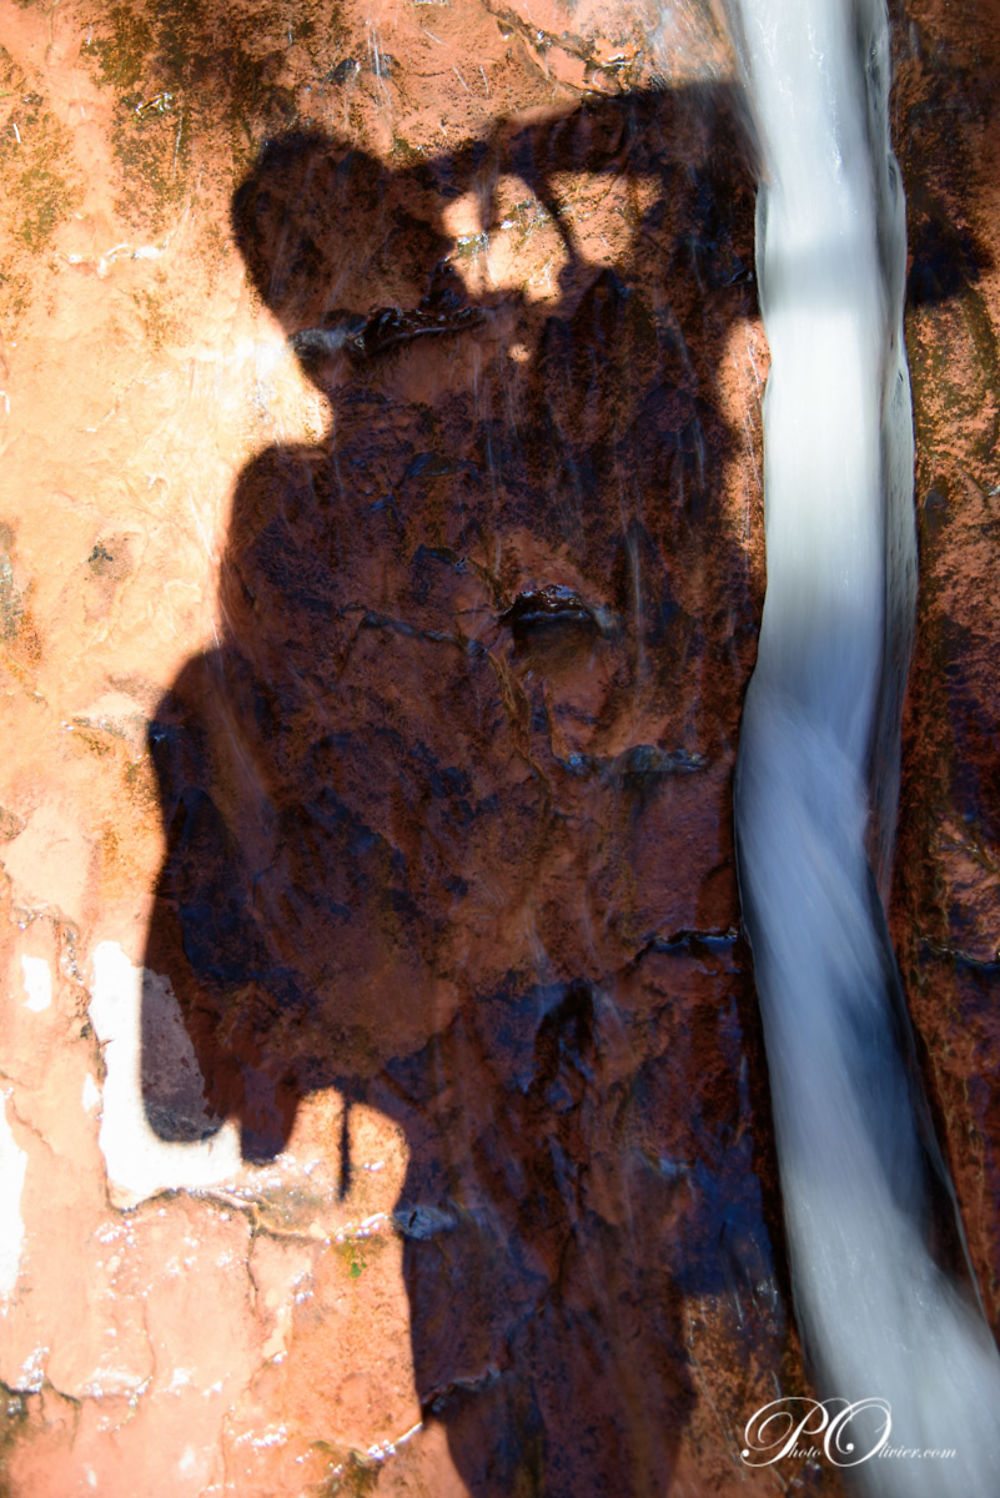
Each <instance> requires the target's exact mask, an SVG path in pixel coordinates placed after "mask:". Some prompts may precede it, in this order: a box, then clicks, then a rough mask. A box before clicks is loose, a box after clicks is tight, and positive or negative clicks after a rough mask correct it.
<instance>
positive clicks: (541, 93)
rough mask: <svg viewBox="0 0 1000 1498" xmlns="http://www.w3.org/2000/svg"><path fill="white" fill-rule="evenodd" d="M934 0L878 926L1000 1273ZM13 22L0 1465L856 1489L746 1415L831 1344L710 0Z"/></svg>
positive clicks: (957, 322) (961, 183) (988, 457)
mask: <svg viewBox="0 0 1000 1498" xmlns="http://www.w3.org/2000/svg"><path fill="white" fill-rule="evenodd" d="M895 10H896V14H895V16H894V22H895V33H894V45H895V51H896V56H895V65H896V76H897V86H896V90H895V95H894V105H893V108H894V125H895V138H896V142H897V151H898V154H899V157H900V162H901V165H902V168H903V172H904V175H905V177H906V182H907V191H908V195H909V201H910V223H911V236H910V238H911V251H912V260H911V273H910V282H909V284H910V308H909V313H908V327H907V332H908V339H909V345H910V351H911V360H912V364H913V379H914V397H915V406H916V419H917V443H918V476H917V504H918V513H919V516H920V525H921V547H922V554H921V568H922V594H921V616H920V624H919V638H918V646H917V664H916V669H915V672H914V676H913V682H912V688H911V693H910V699H909V704H908V720H907V740H906V762H905V765H904V794H903V807H902V816H901V826H900V839H899V848H900V856H899V861H898V866H897V878H896V886H895V890H894V906H893V919H894V935H895V939H896V942H897V946H898V949H899V951H900V953H901V961H902V967H903V971H904V978H905V981H906V984H907V990H908V994H909V996H910V1001H911V1005H912V1008H913V1011H914V1015H915V1020H916V1024H917V1028H918V1033H919V1041H920V1044H921V1046H922V1051H923V1054H922V1060H923V1062H924V1064H925V1074H926V1076H927V1079H928V1085H929V1091H930V1094H931V1099H932V1105H933V1106H934V1108H935V1109H936V1110H937V1116H938V1123H939V1126H940V1134H941V1137H942V1138H943V1139H944V1141H945V1144H946V1148H947V1151H948V1154H949V1159H950V1164H951V1167H952V1170H953V1173H954V1176H955V1180H956V1184H957V1189H958V1192H959V1196H960V1199H961V1204H962V1208H963V1212H964V1215H965V1221H966V1226H967V1229H968V1235H969V1243H970V1250H971V1253H972V1257H973V1259H974V1261H975V1264H976V1268H977V1271H978V1273H979V1278H980V1285H981V1288H982V1292H983V1296H984V1300H985V1302H986V1305H987V1311H988V1314H989V1315H990V1317H991V1321H992V1322H993V1323H994V1324H995V1319H996V1311H997V1301H996V1283H997V1281H996V1273H997V1263H998V1257H997V1255H998V1238H997V1233H998V1226H997V1223H998V1218H997V1211H996V1201H997V1195H998V1182H997V1170H996V1165H997V1161H996V1149H997V1142H998V1140H1000V1120H998V1118H997V1110H996V1096H995V1094H996V1089H995V1087H994V1086H993V1085H992V1082H991V1080H990V1079H991V1078H992V1077H993V1076H994V1075H995V1074H996V1071H997V1065H998V1062H1000V1054H998V1051H1000V1033H998V1030H997V1023H996V1003H995V994H996V950H995V934H996V932H995V928H996V909H997V902H996V882H997V881H996V868H997V857H998V854H997V847H996V836H995V833H996V826H995V823H996V821H997V818H996V815H995V811H996V808H995V806H994V805H993V802H994V801H995V795H994V792H995V791H996V788H997V786H996V780H997V777H996V755H995V743H996V737H997V735H996V728H997V717H998V710H1000V708H998V703H997V694H996V684H995V680H994V676H995V673H994V672H993V671H992V662H993V661H994V659H995V658H996V649H995V648H994V647H995V645H996V641H995V639H994V636H995V634H996V631H997V615H996V610H995V609H994V608H993V606H992V602H991V598H992V592H991V578H992V575H993V571H994V570H995V569H994V568H993V561H994V551H995V544H996V540H995V538H996V523H995V522H996V517H995V515H994V513H993V507H994V505H995V502H996V501H995V497H994V496H993V491H994V489H995V488H996V485H997V484H998V482H1000V477H998V475H997V474H996V472H995V466H996V461H995V452H996V443H995V435H996V434H995V431H994V427H995V422H996V385H997V381H996V378H995V376H996V353H995V350H996V337H997V328H998V326H1000V304H998V299H997V298H998V288H997V269H996V266H997V244H996V223H997V214H996V201H995V199H996V188H995V183H996V182H997V180H1000V177H998V173H1000V156H998V141H1000V135H998V117H997V108H996V103H995V101H996V99H998V98H1000V90H998V87H997V83H998V79H997V77H996V74H997V70H998V66H1000V36H998V34H997V22H996V18H995V17H994V16H993V13H992V9H991V8H990V7H989V6H988V5H986V3H985V0H984V3H983V4H981V5H977V6H975V7H973V9H972V11H969V10H968V8H966V10H964V11H962V12H961V14H957V13H955V14H953V8H952V7H948V6H946V5H944V4H938V3H937V0H921V3H920V4H913V5H911V6H909V7H908V8H907V13H906V14H905V15H904V14H903V13H902V7H895ZM2 16H3V23H4V24H3V27H2V29H0V186H2V188H3V196H4V204H5V208H4V212H3V223H2V226H0V446H2V461H3V471H4V484H3V489H4V497H3V499H2V500H0V552H2V555H0V674H2V683H3V693H2V695H0V725H2V732H3V741H4V744H5V748H6V749H7V753H6V755H5V766H4V771H3V775H2V777H0V865H2V875H0V914H2V920H0V951H2V955H3V961H4V971H5V974H6V979H7V981H6V985H5V990H4V995H5V996H4V1004H5V1010H4V1017H3V1027H2V1035H3V1040H2V1055H0V1073H2V1086H0V1105H2V1106H0V1192H2V1206H0V1299H2V1303H3V1308H4V1318H3V1328H4V1332H3V1336H2V1337H0V1383H2V1386H3V1394H4V1399H3V1401H2V1404H0V1416H2V1424H0V1436H2V1440H0V1471H2V1479H0V1486H2V1487H3V1488H4V1491H9V1492H10V1493H11V1494H12V1495H13V1498H65V1495H66V1494H68V1493H73V1492H77V1491H80V1492H91V1491H97V1492H99V1493H100V1494H102V1495H104V1498H119V1495H121V1498H132V1495H133V1494H134V1493H136V1492H139V1491H142V1492H145V1493H147V1494H149V1495H152V1498H161V1495H162V1498H216V1495H221V1494H226V1495H229V1494H233V1495H238V1498H276V1495H285V1494H289V1495H292V1494H295V1495H298V1494H300V1493H302V1494H309V1495H310V1498H320V1495H323V1498H327V1495H332V1494H350V1493H358V1494H360V1493H371V1492H377V1493H379V1494H384V1495H392V1494H399V1495H403V1494H407V1495H426V1498H460V1495H470V1494H471V1495H473V1498H475V1495H480V1494H483V1495H486V1494H489V1495H493V1494H497V1495H499V1494H508V1493H510V1494H519V1495H528V1494H561V1493H569V1492H572V1493H574V1494H576V1495H583V1494H588V1493H594V1494H596V1493H614V1494H619V1493H620V1494H626V1493H635V1494H652V1493H655V1494H661V1493H666V1492H668V1491H670V1492H676V1493H681V1492H683V1493H686V1494H687V1493H690V1494H702V1493H704V1494H707V1493H712V1494H716V1493H722V1494H731V1495H734V1498H735V1495H736V1494H741V1495H743V1494H746V1493H748V1492H750V1493H761V1494H772V1493H777V1492H779V1491H787V1492H790V1493H796V1494H824V1495H833V1494H836V1493H838V1492H840V1491H841V1486H840V1482H839V1479H838V1478H837V1476H836V1474H834V1473H833V1472H832V1471H831V1470H830V1468H829V1467H828V1466H825V1465H823V1464H821V1463H817V1462H815V1461H804V1462H803V1461H798V1460H788V1461H785V1462H782V1463H780V1464H779V1465H778V1467H777V1468H776V1469H764V1470H758V1471H750V1470H749V1469H748V1468H746V1467H745V1466H743V1465H742V1464H741V1462H740V1455H739V1453H740V1450H741V1444H742V1439H743V1430H744V1427H745V1425H746V1422H747V1421H748V1420H749V1418H750V1417H751V1415H752V1414H753V1412H754V1411H755V1410H756V1409H757V1408H759V1407H760V1406H761V1405H762V1404H763V1403H764V1402H765V1401H766V1400H767V1399H769V1398H772V1397H774V1395H775V1394H777V1393H778V1392H779V1391H780V1392H782V1393H788V1394H799V1393H805V1392H806V1384H805V1381H804V1377H803V1374H802V1371H801V1360H800V1358H799V1354H798V1350H797V1347H796V1345H795V1340H794V1333H793V1331H792V1330H791V1315H790V1307H789V1305H788V1297H787V1282H786V1275H785V1269H784V1265H783V1250H782V1246H781V1228H780V1202H779V1199H778V1193H777V1188H776V1183H775V1172H774V1165H773V1154H772V1145H771V1140H770V1124H769V1115H768V1100H767V1096H766V1074H765V1068H764V1061H763V1054H762V1048H761V1045H760V1039H759V1027H758V1020H757V1014H756V1005H755V999H754V995H753V991H752V983H751V979H750V974H749V971H748V962H747V957H746V953H745V951H744V949H743V947H742V945H741V942H740V940H739V937H738V934H737V932H738V919H739V916H738V905H737V900H736V890H735V884H734V878H733V868H732V838H731V829H730V815H731V813H730V789H729V787H730V776H731V769H732V761H733V755H734V750H735V743H736V736H737V733H738V727H739V716H740V709H741V700H742V693H743V689H744V686H745V682H746V679H747V677H748V675H749V671H750V668H751V665H752V661H753V654H754V642H755V634H756V628H757V620H758V612H759V603H760V598H761V596H762V592H763V562H762V539H763V538H762V527H761V507H760V485H759V457H760V453H759V409H758V406H759V395H760V389H761V384H762V381H763V379H764V377H765V374H766V367H767V356H766V349H765V347H764V345H763V341H762V337H761V333H760V327H759V322H758V320H757V316H756V306H755V293H754V286H753V283H752V279H751V275H750V273H751V270H752V260H753V245H752V216H753V205H752V174H751V173H750V172H749V171H748V170H747V169H746V167H745V164H744V151H743V147H742V144H741V138H740V133H739V130H738V128H737V122H736V121H735V120H734V118H733V99H732V94H731V91H730V90H731V83H730V82H729V81H728V80H731V77H732V60H731V58H730V56H729V53H728V50H727V47H726V44H725V42H724V40H722V39H721V37H720V34H719V32H718V29H717V28H715V27H714V26H713V25H712V24H711V21H710V19H709V17H708V15H707V12H706V11H705V9H704V8H703V7H701V6H691V7H672V8H671V9H670V10H669V11H667V12H665V13H663V14H662V15H658V14H653V13H649V14H646V13H645V12H642V13H640V12H638V11H629V12H627V13H625V12H621V11H619V10H617V9H615V8H613V7H610V6H607V5H604V4H603V3H601V0H579V3H578V4H576V5H575V7H574V8H573V11H572V13H570V11H569V10H568V9H563V8H561V7H560V6H558V5H557V4H555V3H554V0H538V3H537V4H536V3H535V0H518V3H517V4H515V5H512V6H510V7H502V6H488V5H486V4H483V3H480V0H462V3H461V4H460V5H459V4H447V3H444V4H438V3H436V4H434V5H429V4H419V5H396V6H393V7H383V6H381V5H379V4H372V5H361V4H355V3H354V0H344V3H342V4H338V5H337V6H336V7H331V6H330V5H326V4H323V5H320V4H319V3H312V0H301V3H298V4H297V5H296V6H295V7H292V8H289V7H283V6H280V5H275V4H259V3H256V0H253V3H246V4H233V5H228V6H225V7H222V6H219V5H217V4H216V3H215V0H155V3H154V0H150V3H141V0H123V3H122V4H120V5H115V6H110V7H109V6H104V5H99V4H96V3H91V0H63V3H61V4H60V5H58V6H56V7H55V8H52V9H49V8H47V7H44V6H42V5H41V4H31V3H29V4H22V3H17V0H7V3H6V4H3V5H2ZM991 798H993V799H992V800H991ZM991 808H992V809H991Z"/></svg>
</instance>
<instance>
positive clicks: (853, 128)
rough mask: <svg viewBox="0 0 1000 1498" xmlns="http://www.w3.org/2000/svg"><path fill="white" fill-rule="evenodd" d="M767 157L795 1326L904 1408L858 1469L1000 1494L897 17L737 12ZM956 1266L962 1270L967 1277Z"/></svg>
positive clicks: (757, 887)
mask: <svg viewBox="0 0 1000 1498" xmlns="http://www.w3.org/2000/svg"><path fill="white" fill-rule="evenodd" d="M732 9H733V28H734V32H735V34H736V36H737V39H738V46H739V50H740V52H741V56H742V62H743V67H744V74H745V81H746V86H747V90H748V95H749V99H750V104H751V110H752V113H753V116H754V123H755V129H756V134H757V140H758V148H759V152H760V173H761V178H762V185H761V187H760V193H759V199H758V224H757V236H758V237H757V263H758V276H759V283H760V296H761V305H762V311H763V316H764V322H765V328H766V332H767V337H768V341H769V343H770V348H771V357H772V369H771V375H770V379H769V383H768V387H767V394H766V400H765V413H764V449H765V505H766V529H767V568H768V584H767V597H766V602H765V607H764V618H763V624H762V629H761V636H760V649H759V656H758V663H757V668H756V671H755V673H754V677H753V680H752V682H751V686H750V690H749V692H748V695H747V701H746V708H745V713H744V719H743V728H742V736H741V745H740V754H739V765H738V772H737V786H736V831H737V843H738V850H739V861H740V881H741V892H742V898H743V905H744V917H745V921H746V927H747V931H748V934H749V937H750V941H751V945H752V948H753V955H754V967H755V973H756V981H757V987H758V992H759V995H760V1002H761V1008H762V1012H763V1019H764V1027H765V1036H766V1042H767V1052H768V1064H769V1070H770V1078H771V1093H772V1101H773V1108H774V1117H775V1129H776V1135H777V1143H778V1154H779V1161H780V1169H781V1181H782V1191H783V1196H784V1204H785V1221H786V1229H787V1235H788V1243H789V1252H790V1256H791V1264H792V1275H793V1281H794V1287H795V1296H796V1306H797V1313H798V1318H799V1324H800V1327H801V1330H802V1334H803V1339H804V1343H805V1347H806V1353H807V1358H808V1361H809V1366H810V1369H811V1372H812V1376H813V1378H814V1381H815V1385H816V1391H817V1394H818V1395H819V1396H820V1397H821V1398H823V1399H829V1398H831V1397H832V1396H836V1397H839V1398H841V1399H845V1400H848V1401H854V1400H862V1399H871V1400H878V1401H881V1402H884V1406H885V1408H887V1409H888V1411H890V1412H891V1435H890V1436H889V1438H888V1441H887V1447H886V1450H888V1449H889V1448H895V1447H905V1448H909V1449H918V1450H920V1451H923V1450H925V1449H934V1450H941V1449H945V1450H953V1451H954V1452H955V1453H956V1454H955V1455H954V1456H951V1457H941V1458H919V1459H918V1458H915V1457H898V1456H897V1457H890V1456H888V1455H886V1454H885V1453H883V1454H881V1455H879V1456H875V1457H872V1458H870V1459H866V1460H860V1459H859V1458H860V1457H863V1456H864V1455H865V1442H866V1441H867V1442H868V1443H869V1444H874V1442H875V1440H876V1439H877V1438H878V1436H879V1434H880V1429H881V1427H880V1426H879V1423H878V1422H879V1420H881V1419H882V1413H881V1406H880V1407H879V1408H878V1409H875V1410H873V1411H869V1415H868V1417H867V1418H868V1420H869V1421H870V1422H874V1423H869V1425H868V1427H867V1432H868V1433H867V1435H866V1434H864V1429H863V1427H864V1420H862V1421H861V1423H860V1424H856V1425H855V1427H854V1429H853V1431H849V1432H847V1433H846V1436H845V1438H846V1439H849V1440H853V1441H854V1442H855V1449H854V1451H853V1452H848V1451H846V1450H842V1451H841V1452H840V1454H839V1456H840V1460H841V1462H842V1464H843V1465H845V1466H849V1465H851V1464H852V1463H855V1462H856V1463H857V1465H855V1466H854V1473H855V1476H856V1478H857V1479H858V1481H859V1482H860V1484H861V1486H862V1488H863V1489H864V1490H865V1491H867V1492H870V1493H873V1494H878V1495H880V1498H881V1495H887V1498H888V1495H891V1498H896V1495H899V1498H923V1495H926V1498H950V1495H956V1498H986V1495H989V1494H993V1493H995V1492H996V1491H997V1490H998V1488H1000V1359H998V1357H997V1353H996V1349H995V1347H994V1345H993V1342H992V1339H991V1337H990V1335H989V1331H988V1329H987V1327H986V1324H985V1321H984V1320H983V1318H982V1316H981V1314H980V1311H979V1308H978V1306H977V1305H976V1303H975V1299H974V1296H973V1294H972V1292H971V1291H969V1290H967V1289H966V1288H965V1285H964V1284H963V1282H962V1279H961V1269H960V1267H959V1268H956V1267H955V1265H954V1264H952V1265H951V1267H949V1266H948V1265H947V1264H946V1263H945V1260H946V1258H947V1253H946V1251H943V1250H942V1251H941V1253H940V1254H938V1255H937V1256H936V1255H935V1251H933V1250H932V1247H931V1245H932V1243H933V1242H934V1241H935V1239H936V1240H937V1241H941V1240H942V1238H944V1239H947V1238H948V1236H949V1234H950V1235H951V1238H952V1240H953V1243H954V1244H959V1243H960V1236H961V1235H960V1229H958V1228H957V1226H956V1224H957V1218H956V1216H955V1208H954V1202H953V1195H952V1191H951V1187H950V1183H949V1180H948V1176H947V1172H946V1170H945V1168H944V1166H943V1164H942V1162H941V1158H940V1154H939V1151H938V1149H937V1146H936V1144H935V1142H934V1138H933V1131H932V1129H931V1127H930V1124H929V1121H928V1117H927V1110H926V1106H925V1104H924V1102H923V1096H922V1093H921V1089H920V1084H919V1082H918V1081H917V1080H916V1071H915V1068H914V1065H913V1061H912V1044H911V1040H910V1030H909V1023H908V1020H907V1018H906V1014H905V1006H904V1003H903V1000H902V996H901V993H900V990H899V984H898V979H897V976H896V967H895V962H894V959H893V955H892V951H891V947H890V944H889V939H888V934H887V928H886V922H885V915H884V911H883V907H882V902H881V898H880V895H879V893H878V890H879V886H881V887H882V888H883V890H884V887H885V882H886V873H887V869H888V865H889V859H890V854H891V842H892V837H891V833H892V817H893V815H894V809H895V801H896V795H897V789H898V771H897V765H898V734H899V707H900V701H901V697H902V689H903V682H904V677H905V665H906V657H907V654H908V648H909V638H910V632H911V627H912V626H911V620H912V615H913V597H914V575H915V561H914V558H915V543H914V539H913V519H912V456H911V455H912V430H911V425H910V403H909V386H908V377H907V372H906V365H905V355H904V350H903V343H902V299H903V280H904V271H905V230H904V207H903V198H902V190H901V187H900V182H899V174H898V169H897V167H896V164H895V161H894V160H893V158H892V155H891V149H890V144H889V132H888V108H887V97H888V74H889V65H888V40H887V22H886V17H885V12H884V4H883V0H735V3H734V5H733V8H732ZM951 1258H952V1260H956V1259H958V1260H960V1259H961V1249H960V1248H959V1252H958V1253H955V1252H952V1254H951Z"/></svg>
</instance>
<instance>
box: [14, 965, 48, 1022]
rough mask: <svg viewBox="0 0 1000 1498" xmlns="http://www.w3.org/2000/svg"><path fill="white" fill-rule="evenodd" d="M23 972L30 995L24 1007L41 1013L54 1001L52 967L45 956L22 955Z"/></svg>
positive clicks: (24, 981) (27, 991) (26, 991)
mask: <svg viewBox="0 0 1000 1498" xmlns="http://www.w3.org/2000/svg"><path fill="white" fill-rule="evenodd" d="M21 974H22V981H23V983H24V991H25V993H26V994H27V995H28V997H27V998H26V999H25V1001H24V1007H25V1009H31V1010H33V1011H34V1012H35V1014H40V1013H41V1012H42V1010H43V1009H48V1007H49V1005H50V1004H51V1003H52V969H51V968H50V967H49V965H48V963H47V962H46V961H45V958H44V957H22V958H21Z"/></svg>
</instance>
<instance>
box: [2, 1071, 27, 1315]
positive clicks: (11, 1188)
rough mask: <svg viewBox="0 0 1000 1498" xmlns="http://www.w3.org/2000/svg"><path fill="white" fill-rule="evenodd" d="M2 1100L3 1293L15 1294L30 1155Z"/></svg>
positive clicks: (22, 1237) (6, 1095) (22, 1236)
mask: <svg viewBox="0 0 1000 1498" xmlns="http://www.w3.org/2000/svg"><path fill="white" fill-rule="evenodd" d="M9 1095H10V1094H9V1093H5V1094H4V1095H3V1098H2V1099H0V1296H8V1295H13V1293H14V1287H15V1286H16V1284H17V1274H18V1269H19V1267H20V1263H21V1248H22V1246H23V1244H24V1218H23V1217H22V1216H21V1192H22V1191H23V1189H24V1173H25V1171H26V1170H27V1168H28V1156H27V1155H26V1153H25V1152H24V1150H23V1149H20V1148H19V1147H18V1145H17V1142H16V1141H15V1139H14V1135H13V1134H12V1133H11V1128H10V1124H9V1123H8V1122H7V1106H6V1100H7V1097H9Z"/></svg>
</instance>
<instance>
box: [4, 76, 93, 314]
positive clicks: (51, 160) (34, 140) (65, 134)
mask: <svg viewBox="0 0 1000 1498" xmlns="http://www.w3.org/2000/svg"><path fill="white" fill-rule="evenodd" d="M72 159H73V158H72V142H71V138H70V133H69V131H68V130H67V129H66V127H65V126H64V125H62V124H60V122H59V121H58V120H57V119H56V118H55V116H54V115H53V114H52V113H51V112H50V111H49V110H48V109H46V107H45V100H44V99H43V98H42V96H41V95H40V94H37V93H33V92H32V93H29V92H27V88H26V79H25V77H24V73H23V72H22V70H21V69H20V68H19V67H18V65H17V63H16V62H15V61H14V60H13V58H12V57H11V56H10V53H9V52H7V51H6V50H5V49H4V48H3V47H0V199H2V201H3V203H4V207H5V213H4V221H3V229H2V230H0V322H2V324H3V326H4V330H5V331H7V332H10V331H11V330H12V329H13V327H14V326H16V324H17V322H18V321H19V319H20V317H21V316H22V314H23V313H24V312H25V311H26V310H27V308H28V306H29V304H30V301H31V294H32V275H31V267H30V264H29V263H28V259H27V257H28V256H39V255H41V254H42V253H43V252H44V251H45V250H46V249H47V248H48V246H49V244H50V242H51V240H52V236H53V234H54V233H55V231H56V229H57V228H58V227H59V225H60V224H62V223H64V222H65V220H66V219H68V218H69V216H70V215H71V214H72V213H73V211H74V210H75V208H76V207H77V205H78V204H79V202H80V199H81V197H82V191H81V188H80V184H79V182H78V181H77V180H76V178H75V177H74V176H73V175H72V174H71V172H68V171H67V170H66V165H65V163H66V162H67V161H72Z"/></svg>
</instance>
